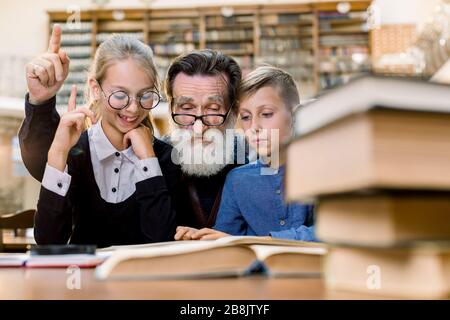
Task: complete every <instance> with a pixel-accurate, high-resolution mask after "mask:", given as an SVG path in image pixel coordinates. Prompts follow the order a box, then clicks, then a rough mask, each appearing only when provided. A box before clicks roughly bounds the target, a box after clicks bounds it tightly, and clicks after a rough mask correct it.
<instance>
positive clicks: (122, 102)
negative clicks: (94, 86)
mask: <svg viewBox="0 0 450 320" xmlns="http://www.w3.org/2000/svg"><path fill="white" fill-rule="evenodd" d="M99 86H100V85H99ZM100 89H101V90H102V92H103V94H104V95H105V98H107V99H108V104H109V106H110V107H111V108H113V109H116V110H122V109H125V108H126V107H128V106H129V105H130V103H131V101H132V100H133V99H134V100H136V102H138V104H139V106H140V107H141V108H143V109H145V110H151V109H153V108H155V107H156V106H157V105H158V104H159V102H160V101H161V97H160V95H159V93H158V92H157V91H155V90H147V91H144V92H143V93H142V94H140V95H138V96H137V97H130V95H129V94H128V93H127V92H126V91H124V90H116V91H113V92H111V93H110V94H109V96H108V95H107V94H106V93H105V91H104V90H103V88H102V87H101V86H100Z"/></svg>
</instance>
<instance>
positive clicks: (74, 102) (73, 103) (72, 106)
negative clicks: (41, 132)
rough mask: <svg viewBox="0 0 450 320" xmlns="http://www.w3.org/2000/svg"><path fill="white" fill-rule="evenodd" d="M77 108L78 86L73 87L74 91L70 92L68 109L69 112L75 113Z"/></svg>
mask: <svg viewBox="0 0 450 320" xmlns="http://www.w3.org/2000/svg"><path fill="white" fill-rule="evenodd" d="M76 107H77V86H76V85H73V86H72V89H71V91H70V97H69V105H68V107H67V111H68V112H70V111H73V110H75V109H76Z"/></svg>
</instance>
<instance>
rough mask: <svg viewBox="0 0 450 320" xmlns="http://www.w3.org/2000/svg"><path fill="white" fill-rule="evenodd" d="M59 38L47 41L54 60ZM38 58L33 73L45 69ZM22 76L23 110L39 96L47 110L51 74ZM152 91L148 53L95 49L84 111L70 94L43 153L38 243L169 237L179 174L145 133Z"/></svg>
mask: <svg viewBox="0 0 450 320" xmlns="http://www.w3.org/2000/svg"><path fill="white" fill-rule="evenodd" d="M60 32H61V31H60V29H58V27H57V28H56V29H54V31H53V34H52V40H51V45H50V46H51V48H50V49H49V51H50V52H52V51H53V52H52V53H53V54H59V53H58V51H59V46H56V49H55V44H58V40H60ZM52 41H53V45H54V46H53V48H52ZM55 51H56V52H55ZM53 58H54V57H53ZM39 59H45V57H41V58H39ZM39 59H36V60H35V61H34V63H35V64H36V65H38V66H39V65H41V64H44V62H43V61H42V60H39ZM50 61H54V59H53V60H50ZM44 67H45V65H44ZM55 67H58V66H56V65H54V69H55ZM55 70H56V69H55ZM67 70H68V69H67ZM28 71H29V72H30V74H31V77H32V76H33V74H34V76H35V79H34V80H35V82H33V83H32V84H31V86H30V81H32V80H33V79H32V78H30V75H28V78H29V79H28V82H29V83H28V86H29V91H30V92H29V101H27V104H29V103H31V102H32V101H34V103H36V100H37V99H36V97H37V96H39V93H41V95H40V97H41V100H43V101H46V100H47V102H44V104H45V103H46V104H52V103H53V104H54V103H55V101H54V99H53V100H52V99H50V100H48V97H47V99H44V98H42V97H44V96H45V94H47V95H49V94H51V92H50V91H51V89H52V88H53V87H52V85H54V84H55V83H57V81H58V80H56V79H55V80H54V81H53V82H52V85H49V80H48V79H50V78H51V77H52V76H54V74H53V75H52V74H51V73H48V72H47V74H46V77H47V78H46V77H45V76H43V74H42V73H41V72H40V68H39V67H33V70H31V69H30V70H28ZM65 76H67V74H66V75H65ZM63 78H64V76H63ZM45 80H47V81H45ZM50 80H51V79H50ZM33 85H34V87H33ZM158 88H159V80H158V76H157V72H156V68H155V65H154V63H153V59H152V52H151V49H150V47H148V46H146V45H145V44H143V43H142V42H140V41H138V40H136V39H134V38H131V37H128V36H123V35H115V36H112V37H111V38H109V39H108V40H106V41H105V42H103V43H102V44H101V45H100V46H99V48H98V49H97V51H96V54H95V58H94V61H93V63H92V65H91V68H90V71H89V74H88V81H87V87H86V92H85V95H86V99H87V102H88V106H87V107H78V108H77V107H76V87H73V88H72V92H71V96H70V98H69V103H68V111H67V112H66V113H65V114H64V115H62V117H61V119H60V122H59V125H58V128H57V130H56V133H55V136H54V139H53V141H52V143H51V146H50V150H49V151H48V161H47V164H46V167H45V171H44V175H43V179H42V187H41V192H40V197H39V201H38V205H37V213H36V217H35V229H34V231H35V238H36V242H37V243H38V244H58V243H61V244H63V243H68V242H70V243H77V244H96V245H98V246H99V247H105V246H111V245H124V244H136V243H146V242H159V241H167V240H170V239H172V238H173V235H174V230H175V226H176V222H175V210H174V205H173V203H174V202H175V201H176V200H174V197H175V194H176V192H175V189H176V188H177V184H178V179H179V176H180V171H179V168H178V167H177V166H175V165H174V164H173V163H172V162H171V157H170V155H171V150H172V147H171V146H169V145H168V144H166V143H164V142H162V141H160V140H158V139H156V138H154V137H153V134H152V131H153V130H152V124H151V121H150V110H151V109H153V108H155V107H156V106H157V105H158V103H159V101H160V97H159V93H158V92H159V90H158ZM50 97H51V96H50ZM52 101H53V102H52ZM28 107H29V108H32V107H33V106H27V108H28ZM34 107H35V108H43V109H40V110H45V108H51V107H53V109H54V106H46V105H41V106H34ZM26 121H27V120H26ZM89 122H90V124H92V125H91V126H89V128H88V129H87V130H86V123H89ZM37 125H45V123H40V124H37ZM25 127H26V126H25Z"/></svg>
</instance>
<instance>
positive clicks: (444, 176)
mask: <svg viewBox="0 0 450 320" xmlns="http://www.w3.org/2000/svg"><path fill="white" fill-rule="evenodd" d="M449 101H450V86H447V85H442V84H435V83H429V82H425V81H418V80H412V79H403V78H393V77H382V76H366V77H362V78H360V79H356V80H354V81H351V82H350V83H349V84H347V85H344V86H342V87H339V88H336V89H334V90H332V91H330V92H328V93H327V94H325V95H324V96H322V97H319V98H318V99H317V100H316V101H314V102H312V103H310V104H308V105H306V106H304V107H302V108H300V109H298V111H297V112H296V115H295V117H296V122H295V131H296V137H295V138H294V139H293V140H292V141H291V142H290V143H289V145H288V147H287V151H286V182H285V184H286V199H287V200H288V201H298V200H303V201H310V200H314V199H316V198H317V197H318V196H326V195H330V194H337V193H345V192H352V191H355V190H366V189H373V188H384V189H406V190H450V170H448V164H449V163H450V139H449V138H448V137H450V102H449Z"/></svg>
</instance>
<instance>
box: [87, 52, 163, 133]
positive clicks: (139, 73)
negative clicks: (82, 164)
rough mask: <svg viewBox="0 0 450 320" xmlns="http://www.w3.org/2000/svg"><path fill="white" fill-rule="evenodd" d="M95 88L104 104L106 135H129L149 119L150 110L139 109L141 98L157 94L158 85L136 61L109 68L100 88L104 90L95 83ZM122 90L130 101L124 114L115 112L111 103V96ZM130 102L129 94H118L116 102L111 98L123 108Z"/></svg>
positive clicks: (102, 104) (103, 115)
mask: <svg viewBox="0 0 450 320" xmlns="http://www.w3.org/2000/svg"><path fill="white" fill-rule="evenodd" d="M91 85H92V86H93V90H94V92H95V93H96V98H97V99H98V100H99V102H100V112H101V117H102V126H103V129H104V130H105V132H106V131H110V130H113V131H114V132H115V133H121V134H125V133H127V132H128V131H130V130H132V129H134V128H136V127H138V126H139V125H140V123H141V122H142V121H143V120H144V119H145V118H146V117H147V116H148V114H149V110H146V109H144V108H142V107H141V106H140V105H139V97H141V96H143V94H144V93H145V92H148V90H154V84H153V81H151V79H150V78H149V77H148V75H147V74H146V73H145V72H144V71H143V70H142V68H141V67H140V66H139V65H138V64H136V62H134V60H133V59H132V58H129V59H127V60H123V61H117V62H115V63H114V64H112V65H111V66H109V67H108V69H107V70H106V73H105V77H104V79H103V81H102V83H101V84H100V85H101V87H100V86H99V85H98V84H97V83H96V82H95V81H94V82H93V84H91ZM118 90H121V91H124V92H126V93H127V94H128V96H129V97H130V100H129V103H128V106H127V107H125V108H123V109H121V110H117V109H114V108H112V107H111V106H110V105H109V102H108V98H109V97H110V95H111V93H113V92H115V91H118ZM102 91H103V92H102ZM146 97H147V95H144V96H143V99H145V98H146ZM126 100H127V97H126V95H125V94H123V93H118V94H115V95H114V98H113V97H111V100H110V101H111V102H112V103H113V104H114V103H115V104H120V101H123V103H125V102H126Z"/></svg>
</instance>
